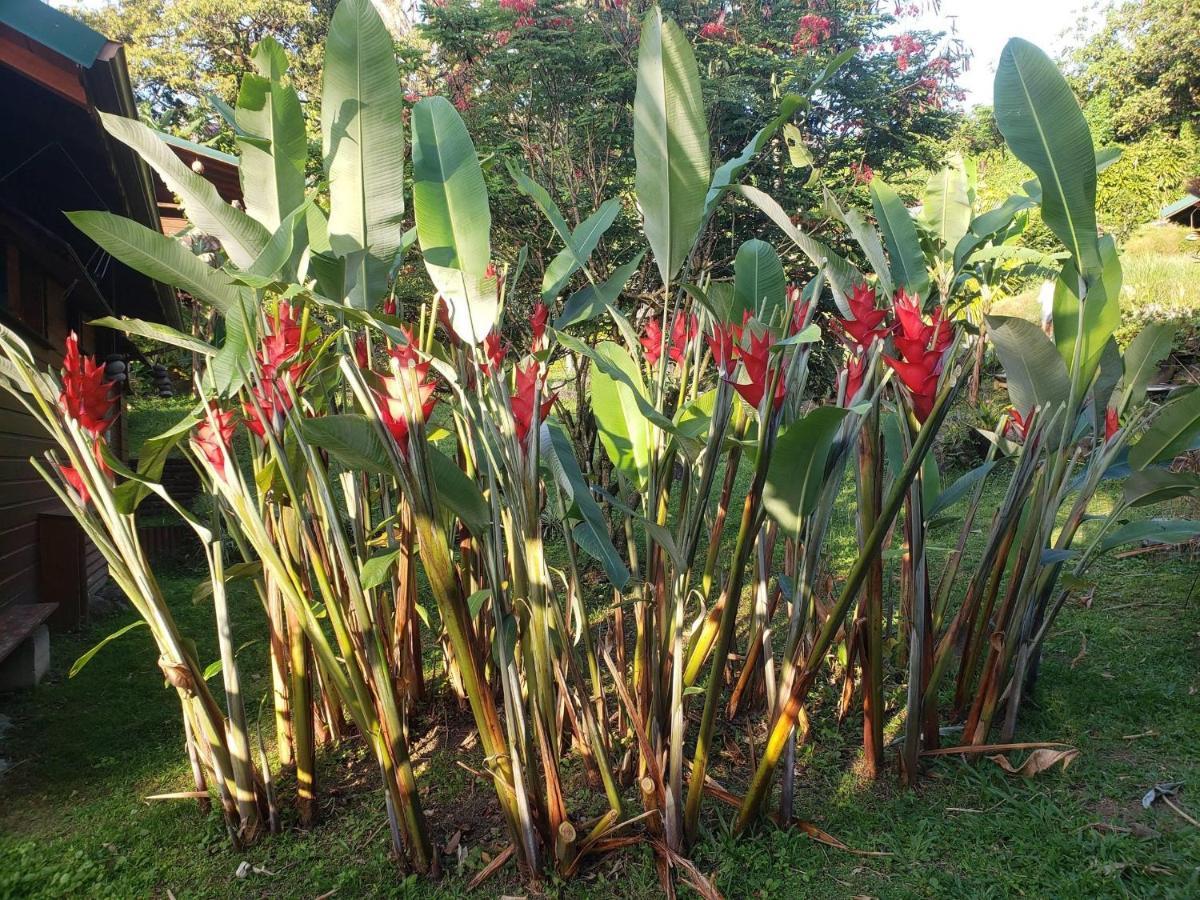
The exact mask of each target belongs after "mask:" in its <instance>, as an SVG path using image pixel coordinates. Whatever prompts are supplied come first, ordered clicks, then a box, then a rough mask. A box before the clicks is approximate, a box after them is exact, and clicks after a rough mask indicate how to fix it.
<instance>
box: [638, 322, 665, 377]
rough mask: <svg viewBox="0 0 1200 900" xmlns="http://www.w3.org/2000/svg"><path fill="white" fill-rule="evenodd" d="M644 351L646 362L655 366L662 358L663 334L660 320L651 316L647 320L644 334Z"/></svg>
mask: <svg viewBox="0 0 1200 900" xmlns="http://www.w3.org/2000/svg"><path fill="white" fill-rule="evenodd" d="M641 340H642V349H643V350H644V351H645V353H646V362H648V363H650V365H652V366H654V365H657V364H658V358H659V357H660V356H662V346H663V333H662V326H661V325H659V324H658V319H656V318H654V317H653V316H651V317H650V318H649V319H647V320H646V330H645V331H643V332H642V339H641Z"/></svg>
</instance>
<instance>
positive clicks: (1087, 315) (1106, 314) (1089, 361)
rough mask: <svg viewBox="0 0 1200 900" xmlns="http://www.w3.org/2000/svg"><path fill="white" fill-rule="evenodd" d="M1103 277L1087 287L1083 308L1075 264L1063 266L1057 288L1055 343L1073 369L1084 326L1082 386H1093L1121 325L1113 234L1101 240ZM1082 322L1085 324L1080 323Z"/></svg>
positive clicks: (1081, 358) (1094, 280)
mask: <svg viewBox="0 0 1200 900" xmlns="http://www.w3.org/2000/svg"><path fill="white" fill-rule="evenodd" d="M1099 248H1100V265H1101V269H1100V277H1099V278H1093V279H1092V280H1091V283H1090V284H1088V285H1087V293H1086V295H1085V297H1084V299H1083V303H1082V309H1081V308H1080V298H1079V288H1080V284H1079V281H1080V279H1079V271H1078V269H1076V268H1075V265H1074V263H1073V262H1072V261H1070V260H1068V261H1067V262H1066V263H1064V264H1063V270H1062V275H1060V276H1059V279H1058V282H1057V283H1056V284H1055V286H1054V343H1055V344H1056V345H1057V346H1058V352H1059V354H1061V355H1062V358H1063V362H1065V363H1066V364H1067V367H1068V368H1070V367H1071V366H1073V365H1074V359H1075V341H1076V339H1077V336H1078V335H1079V334H1080V325H1081V324H1082V326H1083V331H1082V335H1083V336H1082V341H1081V346H1080V348H1079V373H1078V378H1079V384H1081V385H1083V386H1085V387H1086V386H1087V385H1089V384H1091V381H1092V376H1093V375H1095V373H1096V367H1097V366H1098V365H1099V364H1100V356H1101V354H1102V353H1104V347H1105V345H1106V344H1107V343H1108V339H1109V338H1111V337H1112V336H1113V333H1114V332H1115V331H1116V330H1117V328H1119V327H1120V325H1121V258H1120V256H1118V255H1117V245H1116V242H1115V241H1113V239H1112V235H1105V236H1104V237H1103V238H1101V239H1100V243H1099ZM1081 319H1082V323H1081Z"/></svg>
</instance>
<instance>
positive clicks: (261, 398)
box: [242, 379, 292, 440]
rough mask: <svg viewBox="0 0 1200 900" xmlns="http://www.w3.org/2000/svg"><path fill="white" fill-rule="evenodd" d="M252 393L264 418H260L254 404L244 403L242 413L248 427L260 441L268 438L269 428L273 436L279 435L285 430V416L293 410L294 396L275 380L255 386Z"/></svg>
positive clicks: (251, 390)
mask: <svg viewBox="0 0 1200 900" xmlns="http://www.w3.org/2000/svg"><path fill="white" fill-rule="evenodd" d="M250 393H251V394H253V395H254V399H255V401H257V403H258V408H259V409H261V410H262V418H259V414H258V410H257V409H255V408H254V403H251V402H249V401H247V402H246V403H243V404H242V412H243V413H244V415H245V417H246V427H247V428H249V429H250V431H252V432H253V433H254V434H255V435H256V436H257V437H258V438H259V439H260V440H263V439H265V438H266V435H267V428H270V429H271V432H272V433H273V434H278V433H279V431H280V429H282V428H283V420H284V416H286V415H287V411H288V410H289V409H291V408H292V395H291V394H290V393H289V392H288V390H287V388H286V387H285V386H284V385H283V384H282V383H281V382H280V381H277V380H275V379H272V380H270V381H263V382H261V383H259V384H257V385H255V386H254V387H253V388H251V389H250ZM264 420H265V421H264Z"/></svg>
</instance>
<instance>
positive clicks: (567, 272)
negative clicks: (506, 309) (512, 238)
mask: <svg viewBox="0 0 1200 900" xmlns="http://www.w3.org/2000/svg"><path fill="white" fill-rule="evenodd" d="M620 211H621V201H620V200H618V199H617V198H615V197H614V198H613V199H611V200H606V201H604V202H603V203H602V204H600V208H599V209H598V210H596V211H595V212H594V213H592V214H591V215H590V216H588V217H587V218H586V219H584V220H583V222H581V223H580V224H579V227H578V228H576V229H575V230H574V231H572V232H571V240H570V241H569V242H567V246H566V247H564V248H563V249H562V251H561V252H559V254H558V255H557V256H556V257H554V259H552V260H551V261H550V265H548V266H547V267H546V272H545V274H544V275H543V276H542V299H544V300H546V301H549V300H550V299H552V298H553V297H557V296H558V294H559V292H561V291H562V289H563V288H565V287H566V286H567V282H568V281H570V280H571V276H572V275H574V274H575V273H576V272H578V271H579V270H580V269H582V268H583V267H584V266H586V265H587V261H588V259H589V258H590V257H591V255H592V252H593V251H594V250H595V249H596V245H597V244H599V243H600V238H602V237H603V236H604V232H606V231H608V229H609V227H610V226H611V225H612V223H613V222H614V221H616V218H617V214H618V213H619V212H620Z"/></svg>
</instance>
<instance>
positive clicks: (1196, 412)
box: [1129, 388, 1200, 471]
mask: <svg viewBox="0 0 1200 900" xmlns="http://www.w3.org/2000/svg"><path fill="white" fill-rule="evenodd" d="M1197 438H1200V388H1192V389H1190V390H1188V391H1187V392H1186V393H1185V394H1184V395H1183V396H1182V397H1177V398H1176V399H1174V400H1172V401H1171V402H1169V403H1167V404H1166V405H1165V406H1163V408H1162V409H1161V410H1159V412H1158V415H1156V416H1155V417H1154V420H1153V421H1152V422H1151V423H1150V427H1149V428H1147V429H1146V430H1145V432H1143V433H1142V436H1141V437H1140V438H1138V440H1137V443H1135V444H1133V445H1132V446H1131V447H1130V448H1129V465H1130V466H1132V467H1133V469H1134V470H1135V471H1136V470H1140V469H1144V468H1146V466H1148V465H1151V464H1152V463H1156V462H1169V461H1170V460H1172V459H1174V458H1175V457H1176V456H1178V455H1179V454H1180V453H1183V452H1184V451H1185V450H1190V449H1192V447H1193V445H1194V444H1195V443H1196V439H1197Z"/></svg>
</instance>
